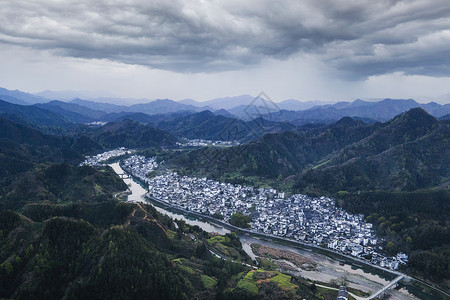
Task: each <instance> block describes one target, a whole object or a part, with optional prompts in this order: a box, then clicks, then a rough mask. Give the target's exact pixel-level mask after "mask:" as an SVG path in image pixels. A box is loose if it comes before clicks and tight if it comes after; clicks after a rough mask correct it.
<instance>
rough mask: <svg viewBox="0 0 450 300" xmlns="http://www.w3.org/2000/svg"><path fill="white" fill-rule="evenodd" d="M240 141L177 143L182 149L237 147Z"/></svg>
mask: <svg viewBox="0 0 450 300" xmlns="http://www.w3.org/2000/svg"><path fill="white" fill-rule="evenodd" d="M237 145H239V142H238V141H212V140H202V139H193V140H189V139H183V140H182V141H181V142H177V146H180V147H205V146H222V147H224V146H226V147H230V146H237Z"/></svg>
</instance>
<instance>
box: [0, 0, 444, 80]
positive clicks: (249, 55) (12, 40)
mask: <svg viewBox="0 0 450 300" xmlns="http://www.w3.org/2000/svg"><path fill="white" fill-rule="evenodd" d="M0 3H2V10H1V11H0V43H8V44H15V45H20V46H25V47H31V48H35V49H36V48H37V49H45V50H51V51H53V52H54V53H55V54H56V55H60V56H71V57H80V58H88V59H91V58H97V59H109V60H113V61H118V62H124V63H127V64H138V65H145V66H149V67H152V68H158V69H165V70H172V71H176V72H204V71H205V72H215V71H221V70H233V69H240V68H245V67H246V66H248V65H254V64H257V63H260V62H261V61H263V60H264V59H265V58H275V59H280V60H282V59H286V58H288V57H291V56H292V55H296V54H302V53H307V54H309V55H311V54H312V55H314V56H317V57H318V58H319V59H321V60H322V61H325V62H327V63H328V64H329V65H330V66H332V67H334V68H336V69H340V70H344V71H346V72H348V74H350V76H353V77H355V76H368V75H373V74H384V73H389V72H394V71H402V72H405V73H411V74H425V75H434V76H450V71H449V67H448V66H449V65H450V55H449V54H448V53H450V18H449V17H448V16H450V2H448V0H421V1H418V0H417V1H413V0H403V1H402V0H399V1H394V0H391V1H389V0H378V1H373V0H370V1H369V0H327V1H317V0H311V1H287V0H286V1H138V0H122V1H111V0H96V1H87V0H78V1H58V0H40V1H38V0H34V1H32V0H21V1H0Z"/></svg>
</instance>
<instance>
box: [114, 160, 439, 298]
mask: <svg viewBox="0 0 450 300" xmlns="http://www.w3.org/2000/svg"><path fill="white" fill-rule="evenodd" d="M111 167H113V169H114V170H115V171H116V172H118V173H123V170H122V168H121V167H120V166H119V164H118V163H115V164H114V166H113V165H111ZM124 181H125V182H126V183H130V190H131V191H132V194H131V195H130V196H129V198H128V200H129V201H133V202H150V203H152V204H153V205H154V206H155V208H156V209H157V210H158V211H160V212H161V213H164V214H166V215H168V216H170V217H173V218H178V219H183V220H186V222H187V223H189V224H190V225H198V226H199V227H201V228H202V229H204V230H205V231H209V232H211V231H216V232H219V233H220V234H224V233H226V232H229V230H232V231H236V232H237V233H238V234H239V235H240V236H239V237H240V239H241V241H242V243H243V247H244V248H246V247H247V248H250V244H251V243H258V244H266V245H270V246H271V247H279V248H282V249H287V250H288V251H294V252H296V251H297V252H298V251H301V252H302V253H301V254H302V255H309V256H311V257H313V259H314V260H315V261H318V262H319V263H320V264H321V265H322V267H321V269H320V270H319V271H317V272H315V273H311V272H309V273H306V272H302V273H300V274H298V276H301V277H305V278H308V279H310V280H316V281H321V282H329V281H330V280H335V279H338V278H342V277H344V278H347V279H348V281H349V282H350V286H351V287H354V288H356V289H360V290H362V291H364V292H370V291H376V290H379V289H380V288H381V287H382V286H384V285H386V284H387V283H388V282H389V281H390V280H392V279H393V278H394V277H397V276H398V274H399V272H395V271H390V270H385V269H383V268H381V267H379V268H376V266H374V265H371V264H370V263H367V262H365V261H358V260H357V259H355V258H354V257H351V256H348V257H346V256H345V255H342V254H339V253H333V252H332V251H329V250H328V249H324V248H320V247H317V246H314V245H308V244H303V243H299V242H296V241H293V240H289V239H285V238H282V237H276V236H270V235H265V234H261V233H257V232H253V231H250V230H247V229H242V228H238V227H235V226H233V225H231V224H228V223H226V222H223V221H220V220H217V219H215V218H212V217H210V216H205V215H202V214H200V213H196V212H190V211H185V210H183V209H180V208H177V207H174V206H172V205H170V204H168V203H166V202H164V201H161V200H160V201H157V199H154V198H153V199H152V197H150V198H149V197H146V196H145V195H146V193H147V190H146V189H145V188H144V187H143V186H142V185H141V183H140V182H139V180H136V179H135V178H133V179H124ZM148 196H149V195H148ZM177 213H178V214H177ZM224 231H226V232H224ZM396 275H397V276H396ZM383 278H388V279H383ZM413 281H415V280H410V278H408V279H407V280H406V281H405V280H404V281H402V283H403V285H404V286H407V289H408V290H409V289H410V287H411V285H412V282H413ZM415 282H417V281H415ZM430 288H432V287H430ZM420 290H421V292H423V293H422V294H421V297H420V298H421V299H446V298H445V297H433V296H432V294H428V292H426V291H423V288H420ZM389 293H391V294H395V296H393V297H392V298H391V299H414V298H415V297H413V296H412V295H411V294H409V293H407V291H406V290H405V288H401V289H400V290H390V291H389ZM424 293H425V294H426V295H427V296H426V297H422V295H423V294H424ZM414 294H416V293H414ZM416 299H417V298H416Z"/></svg>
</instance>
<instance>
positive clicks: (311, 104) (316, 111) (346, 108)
mask: <svg viewBox="0 0 450 300" xmlns="http://www.w3.org/2000/svg"><path fill="white" fill-rule="evenodd" d="M43 95H45V96H48V97H51V96H58V93H51V92H50V91H46V92H45V93H39V94H37V95H33V94H29V93H24V92H21V91H18V90H15V91H11V90H7V89H3V88H0V100H3V101H6V102H9V103H13V104H17V105H23V106H26V105H28V106H31V105H33V106H34V107H38V108H41V109H45V110H47V111H51V112H54V113H57V114H59V115H60V116H61V117H63V118H65V119H66V121H67V122H71V123H89V122H94V121H102V122H108V121H120V120H123V119H126V118H129V119H134V120H136V121H139V122H141V123H154V120H155V119H154V118H150V117H149V116H155V115H164V114H172V113H178V114H192V113H197V112H201V111H205V110H209V111H211V112H213V113H214V114H215V115H222V116H225V117H229V118H237V119H241V120H243V121H251V120H253V119H257V118H264V119H266V120H269V121H274V122H290V123H292V124H295V125H301V124H304V123H331V122H334V121H337V120H339V119H340V118H342V117H345V116H350V117H355V118H360V119H362V120H364V121H366V122H376V121H387V120H389V119H391V118H393V117H394V116H396V115H397V114H400V113H402V112H405V111H407V110H409V109H411V108H415V107H421V108H423V109H425V110H426V111H427V112H428V113H430V114H431V115H433V116H435V117H437V118H440V117H443V116H445V115H448V114H449V113H450V104H443V105H442V104H438V103H435V102H429V103H427V104H422V103H418V102H416V101H415V100H413V99H380V100H379V101H374V100H371V101H365V100H360V99H357V100H355V101H353V102H337V103H330V102H323V101H307V102H300V101H298V100H295V99H288V100H284V101H281V102H272V101H271V100H270V99H268V98H267V97H266V96H264V95H263V96H262V97H254V96H251V95H241V96H235V97H224V98H217V99H212V100H208V101H204V102H198V101H195V100H192V99H186V100H181V101H173V100H170V99H157V100H152V101H150V100H145V99H141V100H143V101H146V102H145V103H139V104H132V105H117V104H113V103H107V102H104V101H103V100H105V99H106V98H104V99H101V100H102V101H101V102H99V101H93V100H84V99H79V98H76V99H71V98H70V97H69V98H65V99H63V100H65V101H61V100H59V99H50V98H44V97H43ZM73 95H75V94H73ZM69 99H70V100H69ZM116 100H117V99H116ZM28 110H32V108H28ZM14 111H15V114H18V115H20V114H21V113H18V112H17V109H16V110H14V109H12V108H11V107H10V108H9V109H6V108H4V109H3V111H2V112H3V113H8V114H12V113H14ZM41 113H42V112H41ZM159 119H161V117H160V118H159Z"/></svg>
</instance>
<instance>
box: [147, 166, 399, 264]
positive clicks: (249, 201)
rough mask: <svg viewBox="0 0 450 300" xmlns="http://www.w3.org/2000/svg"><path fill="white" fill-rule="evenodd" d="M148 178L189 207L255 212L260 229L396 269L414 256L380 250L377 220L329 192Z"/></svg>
mask: <svg viewBox="0 0 450 300" xmlns="http://www.w3.org/2000/svg"><path fill="white" fill-rule="evenodd" d="M146 182H147V183H148V184H149V194H150V195H151V196H152V197H155V198H157V199H159V200H162V201H165V202H167V203H168V204H170V205H174V206H176V207H179V208H181V209H184V210H187V211H194V212H198V213H202V214H207V215H214V214H216V215H217V214H220V215H221V216H222V217H223V219H224V220H225V221H228V220H229V219H230V217H231V215H232V214H234V213H236V212H240V213H243V214H246V215H251V217H252V222H251V228H252V230H254V231H257V232H261V233H265V234H271V235H277V236H282V237H286V238H291V239H294V240H297V241H302V242H306V243H310V244H315V245H318V246H322V247H328V248H330V249H333V250H335V251H338V252H341V253H344V254H348V255H352V256H355V257H358V258H361V259H366V260H369V261H371V262H372V263H374V264H377V265H380V266H382V267H386V268H391V269H397V268H398V265H399V264H405V263H406V262H407V260H408V257H407V256H406V255H404V254H401V255H397V256H395V257H386V256H385V255H383V254H381V253H379V252H377V251H378V250H381V247H378V244H379V243H378V242H379V241H378V239H377V237H376V236H375V233H374V232H373V230H372V224H370V223H366V222H365V221H364V216H363V215H352V214H350V213H348V212H346V211H344V210H343V209H341V208H339V207H337V206H336V204H335V201H334V200H333V199H330V198H328V197H320V198H312V197H309V196H306V195H302V194H296V195H293V196H291V197H286V195H285V193H282V192H281V193H280V192H277V191H276V190H275V189H271V188H253V187H248V186H242V185H236V184H230V183H221V182H217V181H214V180H209V179H206V178H193V177H187V176H180V175H178V174H177V173H175V172H172V173H167V174H165V175H160V176H156V177H153V178H150V179H148V180H147V181H146Z"/></svg>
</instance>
